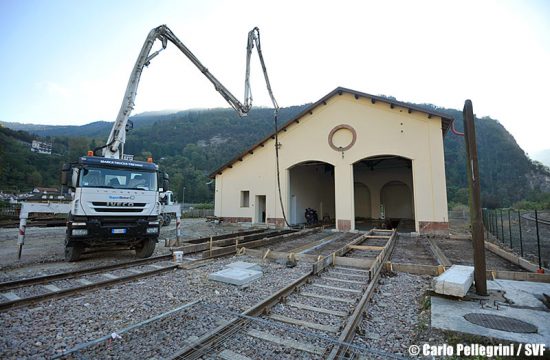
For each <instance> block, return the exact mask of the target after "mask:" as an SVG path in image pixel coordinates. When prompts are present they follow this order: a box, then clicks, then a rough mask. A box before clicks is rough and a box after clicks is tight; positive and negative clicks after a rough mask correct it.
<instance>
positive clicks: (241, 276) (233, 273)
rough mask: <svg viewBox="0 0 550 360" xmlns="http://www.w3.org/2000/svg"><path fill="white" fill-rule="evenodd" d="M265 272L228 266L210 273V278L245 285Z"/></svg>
mask: <svg viewBox="0 0 550 360" xmlns="http://www.w3.org/2000/svg"><path fill="white" fill-rule="evenodd" d="M262 275H263V273H262V272H261V271H256V270H247V269H239V268H226V269H223V270H220V271H218V272H215V273H212V274H210V275H208V279H210V280H214V281H221V282H224V283H227V284H233V285H245V284H248V283H250V282H252V281H254V280H256V279H259V278H260V277H262Z"/></svg>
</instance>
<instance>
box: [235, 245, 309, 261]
mask: <svg viewBox="0 0 550 360" xmlns="http://www.w3.org/2000/svg"><path fill="white" fill-rule="evenodd" d="M265 252H266V250H259V249H249V248H246V255H250V256H254V257H258V258H263V257H264V255H265ZM290 254H291V253H287V252H282V251H270V252H269V254H267V258H268V259H273V260H280V259H288V256H289V255H290ZM294 256H295V257H296V260H301V261H305V262H310V263H313V262H316V261H317V256H316V255H309V254H294Z"/></svg>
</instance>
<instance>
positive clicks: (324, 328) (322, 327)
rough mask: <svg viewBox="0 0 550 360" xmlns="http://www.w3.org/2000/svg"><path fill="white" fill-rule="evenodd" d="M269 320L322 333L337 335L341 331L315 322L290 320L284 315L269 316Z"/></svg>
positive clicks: (335, 327)
mask: <svg viewBox="0 0 550 360" xmlns="http://www.w3.org/2000/svg"><path fill="white" fill-rule="evenodd" d="M269 318H270V319H273V320H277V321H281V322H284V323H287V324H293V325H298V326H305V327H308V328H310V329H315V330H321V331H326V332H331V333H335V334H336V333H338V330H340V329H339V328H338V327H337V326H331V325H323V324H317V323H313V322H309V321H303V320H298V319H293V318H290V317H287V316H284V315H278V314H271V315H269Z"/></svg>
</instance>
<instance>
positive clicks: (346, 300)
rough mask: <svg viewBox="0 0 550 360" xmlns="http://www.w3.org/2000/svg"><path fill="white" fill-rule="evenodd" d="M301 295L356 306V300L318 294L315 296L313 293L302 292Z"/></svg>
mask: <svg viewBox="0 0 550 360" xmlns="http://www.w3.org/2000/svg"><path fill="white" fill-rule="evenodd" d="M300 295H303V296H307V297H312V298H317V299H323V300H331V301H338V302H343V303H348V304H355V300H351V299H343V298H337V297H334V296H326V295H318V294H313V293H308V292H301V293H300Z"/></svg>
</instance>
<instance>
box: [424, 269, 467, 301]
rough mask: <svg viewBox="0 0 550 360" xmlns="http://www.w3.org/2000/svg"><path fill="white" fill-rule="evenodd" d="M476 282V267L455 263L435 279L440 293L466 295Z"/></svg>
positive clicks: (434, 283) (435, 286)
mask: <svg viewBox="0 0 550 360" xmlns="http://www.w3.org/2000/svg"><path fill="white" fill-rule="evenodd" d="M473 282H474V267H473V266H464V265H453V266H451V267H450V268H449V270H447V271H445V272H444V273H443V274H441V275H439V276H438V277H436V278H435V279H434V280H433V285H434V290H435V292H436V293H438V294H443V295H451V296H458V297H464V296H466V294H467V293H468V290H469V289H470V286H472V283H473Z"/></svg>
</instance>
